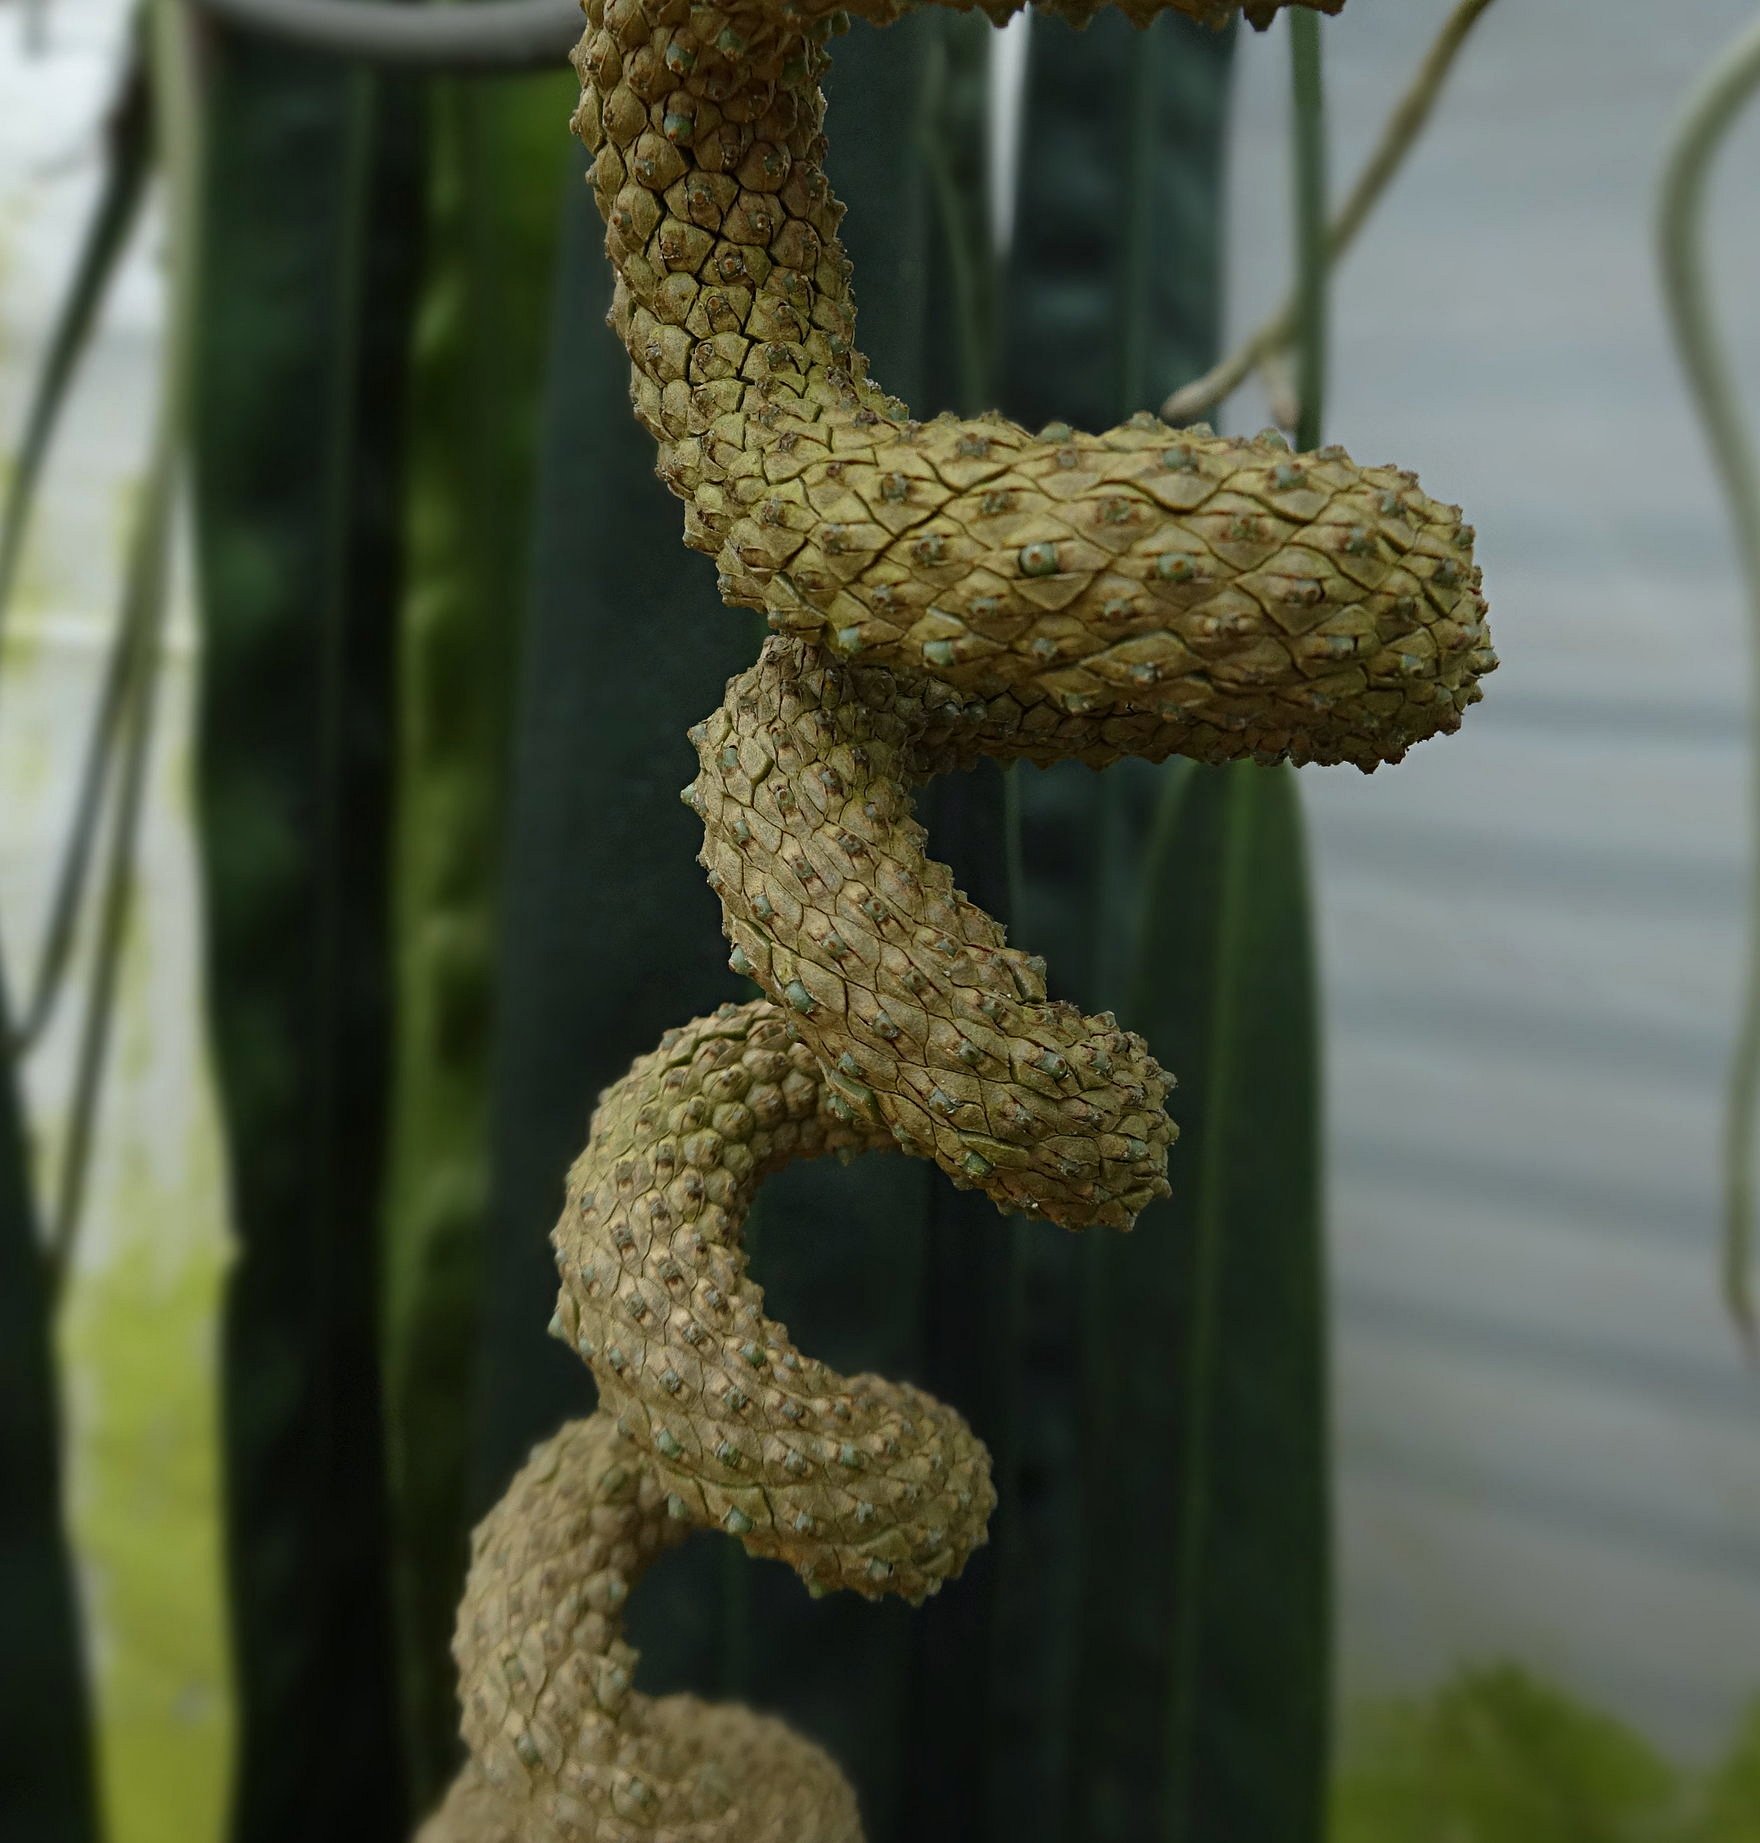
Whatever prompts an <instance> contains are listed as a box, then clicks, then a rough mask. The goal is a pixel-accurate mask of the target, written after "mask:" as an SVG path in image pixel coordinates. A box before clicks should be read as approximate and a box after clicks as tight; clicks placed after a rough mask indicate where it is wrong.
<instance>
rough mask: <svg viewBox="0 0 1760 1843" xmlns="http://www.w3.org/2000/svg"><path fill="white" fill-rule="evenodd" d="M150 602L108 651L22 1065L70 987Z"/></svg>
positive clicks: (19, 1039) (17, 1030)
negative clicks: (65, 991)
mask: <svg viewBox="0 0 1760 1843" xmlns="http://www.w3.org/2000/svg"><path fill="white" fill-rule="evenodd" d="M151 606H152V604H151V599H150V598H149V597H145V596H140V595H133V594H131V595H129V596H128V597H127V598H126V606H125V608H124V610H123V614H122V618H121V619H120V620H119V621H118V623H117V626H116V634H115V637H114V639H113V640H112V641H111V645H110V657H109V660H108V662H107V664H106V665H105V668H104V683H103V686H102V687H101V689H100V690H99V693H98V707H97V710H96V712H95V713H94V715H93V717H92V727H91V733H90V735H89V737H88V738H87V741H86V753H85V763H84V766H83V768H82V769H81V772H80V788H79V799H78V802H77V804H76V805H75V808H74V816H73V825H72V827H71V828H70V830H69V832H68V835H67V843H66V845H65V846H64V847H63V850H62V854H61V865H60V868H59V870H58V871H57V872H56V877H55V895H54V900H53V903H52V905H51V908H50V912H49V927H48V932H47V935H46V936H45V940H44V945H43V950H42V955H41V958H40V959H39V961H38V963H37V972H36V978H35V980H34V981H33V983H32V984H31V986H30V989H29V993H28V996H26V998H25V1000H24V1002H23V1004H22V1005H21V1007H20V1010H19V1017H18V1022H17V1023H16V1025H14V1027H13V1032H12V1037H11V1041H10V1042H9V1043H8V1044H7V1046H6V1047H7V1049H8V1051H9V1053H10V1054H12V1055H14V1056H16V1057H18V1058H20V1059H21V1060H22V1059H23V1058H24V1057H26V1056H28V1055H29V1054H30V1052H31V1051H32V1050H33V1049H34V1048H36V1046H37V1045H38V1044H39V1043H40V1042H41V1041H42V1039H43V1036H44V1034H45V1033H46V1032H47V1030H48V1028H49V1025H50V1024H51V1023H52V1022H53V1021H54V1016H55V1010H56V1006H57V1003H58V1001H59V999H60V997H61V993H62V991H63V989H64V987H65V985H66V982H67V970H68V967H69V966H70V965H71V964H72V960H73V949H74V945H75V942H76V941H77V940H78V938H79V922H80V914H81V911H82V909H83V908H84V904H85V892H86V885H87V882H88V881H89V879H90V876H91V868H92V860H93V858H94V856H95V855H96V852H97V846H98V837H99V833H100V831H101V830H102V826H103V819H104V810H105V799H106V796H107V794H108V792H109V789H110V784H111V770H112V768H113V767H114V765H115V760H116V745H117V740H118V738H119V737H120V735H121V734H122V730H123V727H124V719H125V718H126V717H127V716H128V715H129V713H130V708H131V702H132V699H133V698H134V697H135V695H136V694H137V692H138V687H139V679H140V670H141V663H140V648H141V639H142V633H143V628H144V625H145V622H146V619H147V616H148V615H149V614H150V613H151Z"/></svg>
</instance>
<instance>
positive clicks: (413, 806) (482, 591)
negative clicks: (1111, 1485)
mask: <svg viewBox="0 0 1760 1843" xmlns="http://www.w3.org/2000/svg"><path fill="white" fill-rule="evenodd" d="M573 96H574V86H573V84H572V83H571V81H570V80H569V78H568V76H567V74H566V73H559V74H558V75H556V76H552V77H543V78H538V79H516V80H511V81H508V80H503V81H491V82H484V81H480V80H479V81H472V82H461V81H437V82H435V83H433V84H432V85H431V86H430V88H429V90H428V97H427V101H428V120H427V137H428V138H427V148H426V152H427V158H428V163H429V170H430V178H429V182H428V195H429V196H428V201H427V202H428V211H429V226H428V234H427V239H426V262H425V267H424V271H423V276H422V289H421V301H420V308H419V313H418V319H417V325H416V342H415V355H414V373H413V379H412V390H411V430H410V458H409V486H408V492H409V520H408V525H409V557H408V590H407V594H406V596H405V600H404V606H403V615H402V622H401V632H400V657H399V677H400V684H399V688H398V693H397V697H398V714H399V738H398V763H397V796H396V813H397V838H396V844H395V847H394V855H395V865H396V871H395V875H396V941H397V947H396V957H397V1030H396V1075H395V1084H394V1086H395V1095H396V1100H395V1107H394V1121H393V1126H392V1173H391V1180H390V1193H389V1199H388V1204H387V1220H386V1271H385V1307H384V1342H385V1357H384V1361H385V1388H386V1416H387V1426H386V1432H387V1445H388V1451H389V1462H390V1471H391V1480H392V1501H393V1539H394V1546H395V1567H396V1588H397V1612H398V1633H399V1651H400V1658H401V1686H402V1691H403V1699H404V1711H405V1719H406V1722H407V1732H408V1738H409V1756H410V1770H411V1775H412V1803H413V1804H414V1806H415V1807H416V1808H418V1809H425V1808H426V1807H427V1806H428V1805H430V1804H431V1803H433V1802H434V1801H435V1800H436V1799H437V1798H438V1796H439V1794H440V1792H441V1790H442V1789H443V1788H444V1786H445V1784H446V1782H447V1781H448V1780H449V1779H450V1778H451V1776H452V1773H453V1771H454V1769H455V1766H456V1759H457V1755H458V1752H459V1746H458V1709H457V1698H456V1693H455V1681H454V1678H455V1672H454V1667H453V1662H452V1653H451V1640H452V1626H453V1616H454V1610H455V1608H456V1606H457V1604H458V1599H459V1595H460V1594H461V1592H462V1591H463V1588H464V1574H465V1567H466V1563H467V1560H468V1555H469V1534H470V1522H471V1507H470V1503H469V1473H470V1464H471V1448H472V1420H473V1413H474V1408H475V1400H476V1381H477V1374H476V1364H475V1356H476V1349H477V1339H478V1328H479V1326H478V1321H479V1313H480V1300H481V1289H482V1272H483V1262H482V1253H483V1235H484V1224H485V1221H486V1216H487V1210H488V1192H489V1145H488V1139H489V1130H488V1125H489V1092H488V1089H489V1062H490V1056H491V1050H492V1038H493V1029H494V1006H493V1002H492V999H493V986H494V958H495V955H494V940H495V908H496V897H497V892H498V883H499V871H500V865H501V832H502V822H503V817H504V808H505V800H506V773H505V766H506V759H507V755H508V749H509V732H510V728H511V724H512V714H513V713H512V692H513V684H514V677H515V666H516V657H517V651H518V640H519V631H520V621H519V615H520V613H521V610H522V609H523V606H524V603H525V597H526V566H527V559H528V554H529V551H530V540H531V518H532V493H533V488H534V477H535V473H536V449H537V424H538V415H539V407H540V403H541V401H542V389H543V377H544V370H545V363H546V360H547V358H548V353H549V333H550V299H551V294H552V290H553V270H554V266H555V255H556V242H557V236H558V232H559V230H560V227H561V211H562V203H563V198H564V195H565V187H566V186H567V184H568V182H569V181H570V179H572V178H574V177H575V176H576V169H577V167H578V162H576V161H574V160H573V159H572V158H571V157H570V147H571V143H570V141H569V139H568V135H567V121H568V115H569V111H570V109H571V108H572V106H573Z"/></svg>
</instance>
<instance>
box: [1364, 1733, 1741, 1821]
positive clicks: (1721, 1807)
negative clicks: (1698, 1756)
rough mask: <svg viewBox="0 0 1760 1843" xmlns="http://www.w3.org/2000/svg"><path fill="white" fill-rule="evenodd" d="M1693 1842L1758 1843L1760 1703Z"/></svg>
mask: <svg viewBox="0 0 1760 1843" xmlns="http://www.w3.org/2000/svg"><path fill="white" fill-rule="evenodd" d="M1346 1843H1349V1840H1348V1839H1347V1840H1346ZM1694 1843H1760V1702H1755V1703H1754V1704H1752V1705H1751V1706H1750V1708H1749V1709H1748V1711H1747V1713H1746V1715H1745V1716H1744V1717H1743V1718H1742V1723H1741V1726H1740V1727H1739V1728H1738V1729H1737V1731H1736V1737H1735V1740H1734V1742H1733V1743H1732V1745H1731V1746H1730V1749H1729V1751H1728V1753H1727V1754H1726V1755H1725V1756H1724V1759H1723V1763H1722V1764H1721V1765H1720V1766H1719V1767H1718V1768H1717V1770H1716V1771H1715V1772H1714V1773H1713V1774H1712V1776H1711V1782H1710V1784H1709V1785H1708V1786H1707V1788H1706V1791H1705V1796H1704V1812H1703V1817H1702V1819H1701V1823H1700V1828H1699V1831H1698V1832H1696V1833H1695V1837H1694Z"/></svg>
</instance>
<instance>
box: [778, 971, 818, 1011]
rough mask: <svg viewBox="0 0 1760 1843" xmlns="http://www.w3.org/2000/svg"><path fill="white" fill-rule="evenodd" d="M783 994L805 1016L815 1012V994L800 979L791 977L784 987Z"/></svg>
mask: <svg viewBox="0 0 1760 1843" xmlns="http://www.w3.org/2000/svg"><path fill="white" fill-rule="evenodd" d="M782 996H783V997H784V998H786V999H787V1000H788V1002H789V1003H790V1004H791V1005H793V1006H794V1008H795V1010H797V1011H798V1012H800V1014H801V1015H802V1016H803V1017H811V1016H812V1014H813V995H812V993H811V992H809V991H808V990H807V988H806V987H805V986H804V985H802V984H801V982H800V981H799V980H798V979H791V980H790V981H789V982H788V984H787V985H786V986H784V987H783V989H782Z"/></svg>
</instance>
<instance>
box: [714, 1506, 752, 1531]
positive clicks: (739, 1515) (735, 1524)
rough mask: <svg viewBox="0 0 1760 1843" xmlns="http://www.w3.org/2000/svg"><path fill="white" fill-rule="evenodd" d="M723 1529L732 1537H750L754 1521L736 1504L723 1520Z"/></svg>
mask: <svg viewBox="0 0 1760 1843" xmlns="http://www.w3.org/2000/svg"><path fill="white" fill-rule="evenodd" d="M721 1527H722V1528H723V1529H724V1530H726V1531H727V1533H728V1535H730V1536H749V1535H750V1534H751V1533H752V1520H751V1518H750V1517H748V1516H747V1515H746V1513H745V1512H744V1511H743V1510H741V1509H740V1507H739V1506H738V1505H737V1504H735V1505H734V1506H733V1508H732V1509H731V1510H729V1511H728V1513H727V1515H726V1516H724V1517H723V1518H722V1519H721Z"/></svg>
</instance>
